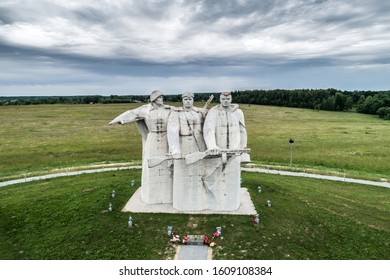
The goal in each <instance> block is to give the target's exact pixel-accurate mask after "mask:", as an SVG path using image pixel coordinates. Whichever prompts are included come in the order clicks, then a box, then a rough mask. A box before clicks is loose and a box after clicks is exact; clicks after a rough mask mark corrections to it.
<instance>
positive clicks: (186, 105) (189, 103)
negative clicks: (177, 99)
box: [183, 96, 194, 109]
mask: <svg viewBox="0 0 390 280" xmlns="http://www.w3.org/2000/svg"><path fill="white" fill-rule="evenodd" d="M193 104H194V99H193V98H192V97H189V96H186V97H184V98H183V107H184V108H188V109H189V108H191V107H192V105H193Z"/></svg>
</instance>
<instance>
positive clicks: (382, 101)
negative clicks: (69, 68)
mask: <svg viewBox="0 0 390 280" xmlns="http://www.w3.org/2000/svg"><path fill="white" fill-rule="evenodd" d="M211 94H213V95H214V97H215V98H214V100H213V103H216V102H219V101H218V99H219V93H196V94H195V101H206V100H207V99H208V97H209V96H210V95H211ZM232 95H233V102H234V103H240V104H259V105H272V106H282V107H295V108H307V109H313V110H327V111H349V110H356V112H358V113H363V114H372V115H378V116H379V117H380V118H383V119H386V120H390V91H340V90H337V89H333V88H329V89H294V90H286V89H274V90H244V91H233V92H232ZM164 99H165V101H166V102H168V103H169V102H178V101H180V95H165V97H164ZM148 101H149V95H110V96H102V95H93V96H91V95H88V96H23V97H0V106H11V105H35V104H97V103H99V104H108V103H147V102H148Z"/></svg>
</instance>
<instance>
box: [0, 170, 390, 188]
mask: <svg viewBox="0 0 390 280" xmlns="http://www.w3.org/2000/svg"><path fill="white" fill-rule="evenodd" d="M140 168H141V166H124V167H110V168H99V169H91V170H80V171H69V172H62V173H56V174H49V175H42V176H35V177H26V178H23V179H17V180H11V181H5V182H0V187H5V186H9V185H14V184H20V183H26V182H31V181H37V180H45V179H51V178H58V177H65V176H75V175H81V174H90V173H97V172H105V171H117V170H127V169H140ZM241 170H242V171H246V172H260V173H268V174H277V175H283V176H296V177H307V178H314V179H325V180H332V181H339V182H349V183H355V184H363V185H371V186H378V187H385V188H390V183H389V182H377V181H369V180H360V179H353V178H346V177H339V176H327V175H318V174H311V173H305V172H291V171H281V170H272V169H263V168H246V167H243V168H241Z"/></svg>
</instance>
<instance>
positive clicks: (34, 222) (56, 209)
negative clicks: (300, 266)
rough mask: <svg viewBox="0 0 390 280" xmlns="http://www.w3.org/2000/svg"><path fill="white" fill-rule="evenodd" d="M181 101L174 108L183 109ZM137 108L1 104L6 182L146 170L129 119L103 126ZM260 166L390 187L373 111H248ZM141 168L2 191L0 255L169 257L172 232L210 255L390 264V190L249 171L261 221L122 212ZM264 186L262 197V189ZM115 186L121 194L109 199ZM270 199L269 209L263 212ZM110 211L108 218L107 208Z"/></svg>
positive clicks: (383, 128)
mask: <svg viewBox="0 0 390 280" xmlns="http://www.w3.org/2000/svg"><path fill="white" fill-rule="evenodd" d="M177 105H178V104H177ZM136 106H138V105H136V104H130V105H129V104H121V105H39V106H10V107H1V108H0V120H1V122H2V126H1V130H0V143H1V149H0V180H1V181H5V180H10V179H14V178H20V177H24V176H30V175H35V174H43V173H52V172H57V171H58V170H60V169H61V170H62V169H65V170H66V169H71V168H72V169H77V168H81V167H83V168H88V167H91V166H92V165H97V164H108V163H114V164H115V163H116V164H119V163H126V164H140V161H141V139H140V136H139V135H138V131H137V129H136V126H135V125H134V124H129V125H127V126H107V123H108V122H109V121H110V120H111V119H113V118H114V117H115V116H117V115H118V114H120V113H122V112H124V111H125V110H128V109H131V108H134V107H136ZM241 108H242V109H243V111H244V114H245V117H246V124H247V131H248V136H249V137H248V138H249V143H248V147H249V148H251V158H252V160H253V161H254V163H255V164H256V165H259V166H260V165H262V166H270V168H280V169H288V168H289V160H290V144H289V143H288V140H289V139H290V138H294V139H295V144H294V146H293V166H294V170H306V171H307V172H318V173H326V174H329V173H330V174H344V173H345V174H346V176H349V177H356V178H369V179H374V180H380V179H381V178H382V179H387V180H390V164H389V162H390V130H389V123H388V122H386V121H383V120H381V119H379V118H377V117H375V116H369V115H361V114H356V113H346V112H341V113H340V112H339V113H336V112H325V111H320V112H317V111H313V110H305V109H294V108H279V107H266V106H254V105H251V106H248V105H242V106H241ZM140 174H141V173H140V170H131V171H117V172H105V173H97V174H90V175H80V176H74V177H66V178H58V179H51V180H44V181H37V182H31V183H25V184H19V185H14V186H8V187H2V188H0V217H1V218H0V259H170V258H172V257H173V255H174V247H173V246H172V245H171V244H170V243H169V238H168V236H167V235H166V227H167V226H168V225H172V226H173V227H174V229H175V230H176V232H178V233H180V234H206V235H211V234H212V233H213V232H214V230H215V227H216V226H222V227H223V238H220V239H219V240H218V245H219V246H217V247H216V248H215V249H213V258H214V259H390V253H389V252H390V242H389V240H390V190H389V189H386V188H381V187H370V186H360V185H354V184H348V183H341V182H332V181H324V180H314V179H308V178H295V177H294V178H292V177H284V176H278V175H267V174H255V173H249V172H248V173H245V172H243V186H244V187H247V188H248V189H249V191H250V193H251V197H252V200H253V202H254V203H255V206H256V209H257V211H258V213H260V216H261V223H260V224H259V225H257V226H256V225H254V224H252V223H251V221H250V218H251V217H249V216H229V215H172V214H137V213H131V214H130V215H131V216H132V217H133V218H134V222H135V224H136V225H135V227H133V228H128V227H127V219H128V216H129V213H123V212H121V211H120V210H121V209H122V207H123V206H124V205H125V203H126V202H127V200H128V199H129V198H130V197H131V195H132V193H133V192H134V191H135V188H131V187H130V181H131V180H132V179H136V180H137V182H138V183H139V181H140V177H141V175H140ZM259 183H261V184H262V186H263V192H262V193H261V194H258V193H257V185H258V184H259ZM112 190H115V191H116V193H117V197H116V198H114V199H112V198H110V194H111V191H112ZM267 199H271V200H272V203H273V207H271V208H267V207H266V205H265V204H266V200H267ZM109 203H112V204H113V205H114V211H113V212H111V213H108V212H107V211H106V209H107V207H108V204H109Z"/></svg>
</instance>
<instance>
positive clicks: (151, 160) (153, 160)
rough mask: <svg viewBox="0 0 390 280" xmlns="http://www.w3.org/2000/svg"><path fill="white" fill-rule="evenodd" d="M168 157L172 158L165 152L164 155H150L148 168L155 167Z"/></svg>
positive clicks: (168, 158)
mask: <svg viewBox="0 0 390 280" xmlns="http://www.w3.org/2000/svg"><path fill="white" fill-rule="evenodd" d="M170 159H173V157H172V155H171V154H166V155H165V156H162V157H151V158H148V167H149V168H152V167H155V166H157V165H160V164H161V163H163V162H164V161H167V160H170Z"/></svg>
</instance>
